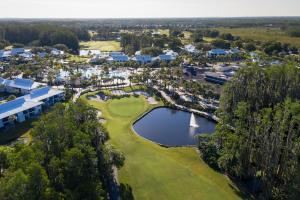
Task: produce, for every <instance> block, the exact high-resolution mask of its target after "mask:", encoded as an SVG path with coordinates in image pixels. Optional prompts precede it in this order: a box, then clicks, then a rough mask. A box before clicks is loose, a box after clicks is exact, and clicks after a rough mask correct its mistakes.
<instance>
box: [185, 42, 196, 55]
mask: <svg viewBox="0 0 300 200" xmlns="http://www.w3.org/2000/svg"><path fill="white" fill-rule="evenodd" d="M184 50H185V51H186V52H188V53H191V54H197V53H199V50H198V49H196V47H195V46H194V45H192V44H188V45H185V46H184Z"/></svg>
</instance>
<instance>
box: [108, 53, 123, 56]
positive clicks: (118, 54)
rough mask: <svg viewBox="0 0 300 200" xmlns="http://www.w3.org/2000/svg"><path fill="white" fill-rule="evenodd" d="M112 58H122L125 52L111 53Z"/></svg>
mask: <svg viewBox="0 0 300 200" xmlns="http://www.w3.org/2000/svg"><path fill="white" fill-rule="evenodd" d="M109 55H110V56H121V55H124V53H123V52H110V53H109Z"/></svg>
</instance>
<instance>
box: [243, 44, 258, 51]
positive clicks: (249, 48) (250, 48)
mask: <svg viewBox="0 0 300 200" xmlns="http://www.w3.org/2000/svg"><path fill="white" fill-rule="evenodd" d="M244 49H245V50H246V51H248V52H251V51H255V50H256V46H255V45H254V44H253V43H247V44H245V45H244Z"/></svg>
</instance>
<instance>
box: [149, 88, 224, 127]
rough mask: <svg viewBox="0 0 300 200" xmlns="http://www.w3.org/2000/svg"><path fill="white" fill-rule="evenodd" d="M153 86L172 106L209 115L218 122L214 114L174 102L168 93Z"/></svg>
mask: <svg viewBox="0 0 300 200" xmlns="http://www.w3.org/2000/svg"><path fill="white" fill-rule="evenodd" d="M153 88H154V89H156V90H158V91H159V92H160V93H161V95H162V97H163V98H164V99H166V100H167V101H168V102H169V103H171V104H172V105H173V106H175V107H177V108H179V109H182V110H186V111H188V112H192V113H196V114H199V115H202V116H206V117H209V118H211V119H213V120H215V121H217V122H219V118H218V117H217V116H215V115H213V114H211V113H207V112H203V111H200V110H196V109H192V108H188V107H185V106H183V105H179V104H176V102H175V101H174V100H173V99H172V98H171V97H170V96H169V95H167V94H166V93H165V92H164V91H162V90H160V89H159V88H158V87H157V86H154V87H153Z"/></svg>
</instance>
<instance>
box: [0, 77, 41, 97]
mask: <svg viewBox="0 0 300 200" xmlns="http://www.w3.org/2000/svg"><path fill="white" fill-rule="evenodd" d="M0 85H2V88H4V90H5V92H8V93H19V94H28V93H30V91H32V90H34V89H35V88H37V87H39V86H40V85H41V83H37V82H34V81H32V80H30V79H22V78H17V79H15V80H7V79H1V80H0Z"/></svg>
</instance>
